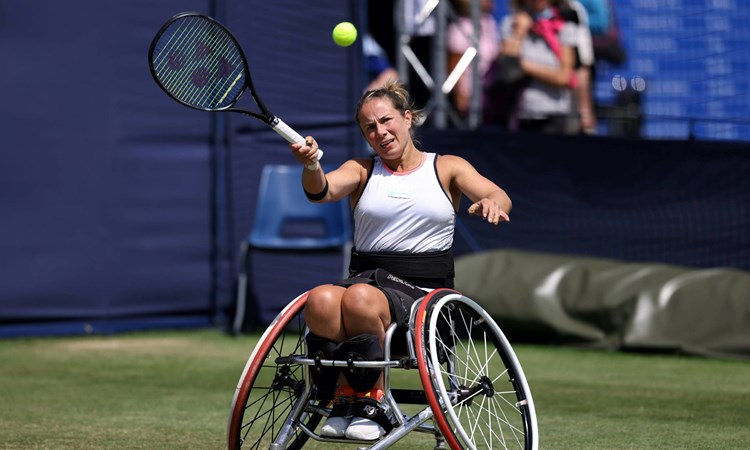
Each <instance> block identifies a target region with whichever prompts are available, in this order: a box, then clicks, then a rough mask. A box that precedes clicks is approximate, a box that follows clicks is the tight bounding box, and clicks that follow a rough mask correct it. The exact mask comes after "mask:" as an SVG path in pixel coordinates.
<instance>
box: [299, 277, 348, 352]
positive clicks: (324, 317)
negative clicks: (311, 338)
mask: <svg viewBox="0 0 750 450" xmlns="http://www.w3.org/2000/svg"><path fill="white" fill-rule="evenodd" d="M345 290H346V288H344V287H341V286H334V285H330V284H329V285H322V286H318V287H315V288H313V289H312V290H311V291H310V293H309V294H308V296H307V304H306V305H305V311H304V318H305V323H306V324H307V327H308V328H309V329H310V332H311V333H312V334H314V335H316V336H320V337H322V338H325V339H329V340H331V341H334V342H341V341H344V340H346V337H347V335H346V332H345V330H344V322H343V320H342V316H341V298H342V297H343V295H344V291H345Z"/></svg>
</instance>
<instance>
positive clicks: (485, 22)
mask: <svg viewBox="0 0 750 450" xmlns="http://www.w3.org/2000/svg"><path fill="white" fill-rule="evenodd" d="M454 3H455V6H456V12H457V14H458V17H456V19H455V20H453V21H452V22H451V23H450V24H449V25H448V30H447V46H448V72H449V73H450V72H451V71H452V70H453V69H454V68H455V67H456V64H458V61H459V60H460V59H461V57H462V56H463V55H464V53H465V52H466V50H468V49H469V48H470V47H471V46H472V45H473V42H472V39H473V34H474V23H473V21H472V18H471V4H472V0H456V1H455V2H454ZM494 9H495V2H494V0H481V15H480V18H479V43H478V48H477V56H476V57H475V58H476V59H477V64H478V67H479V75H480V78H484V76H485V75H486V73H487V71H488V70H489V68H490V64H492V61H493V60H494V59H495V58H497V57H498V55H499V53H500V33H499V30H498V27H497V22H496V21H495V17H494V16H493V12H494ZM473 90H474V86H473V73H472V70H471V66H469V68H467V70H465V71H464V73H463V74H462V75H461V77H460V78H459V80H458V82H457V83H456V86H455V87H454V89H453V91H452V95H453V102H454V106H455V107H456V110H457V111H458V113H459V115H461V116H462V117H465V116H466V115H467V114H468V112H469V107H470V104H471V96H472V92H473Z"/></svg>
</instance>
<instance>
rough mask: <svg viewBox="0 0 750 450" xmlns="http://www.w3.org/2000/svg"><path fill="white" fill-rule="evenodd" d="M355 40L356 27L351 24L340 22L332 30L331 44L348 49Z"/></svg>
mask: <svg viewBox="0 0 750 450" xmlns="http://www.w3.org/2000/svg"><path fill="white" fill-rule="evenodd" d="M356 40H357V27H355V26H354V24H352V23H351V22H341V23H340V24H338V25H336V26H335V27H334V28H333V42H335V43H336V45H340V46H342V47H348V46H350V45H352V44H353V43H354V41H356Z"/></svg>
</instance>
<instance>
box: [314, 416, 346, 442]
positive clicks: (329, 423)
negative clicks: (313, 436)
mask: <svg viewBox="0 0 750 450" xmlns="http://www.w3.org/2000/svg"><path fill="white" fill-rule="evenodd" d="M351 421H352V418H351V417H329V418H328V419H327V420H326V423H324V424H323V428H321V429H320V435H321V436H324V437H336V438H340V437H344V435H345V434H346V430H347V427H348V426H349V423H350V422H351Z"/></svg>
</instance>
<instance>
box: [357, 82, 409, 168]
mask: <svg viewBox="0 0 750 450" xmlns="http://www.w3.org/2000/svg"><path fill="white" fill-rule="evenodd" d="M359 128H360V129H361V130H362V135H364V137H365V139H366V140H367V143H368V144H370V147H372V149H373V150H375V152H376V153H377V154H378V156H380V157H381V158H383V159H384V160H393V159H399V158H401V157H402V156H403V154H404V150H405V149H406V148H407V146H408V145H410V144H411V142H412V139H411V133H410V131H409V130H410V129H411V111H409V110H407V111H405V112H404V114H403V115H402V114H401V112H400V111H399V110H398V109H396V108H394V107H393V103H392V102H391V100H390V99H388V98H386V97H378V98H373V99H371V100H369V101H367V103H365V104H364V105H362V108H361V109H360V111H359Z"/></svg>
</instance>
